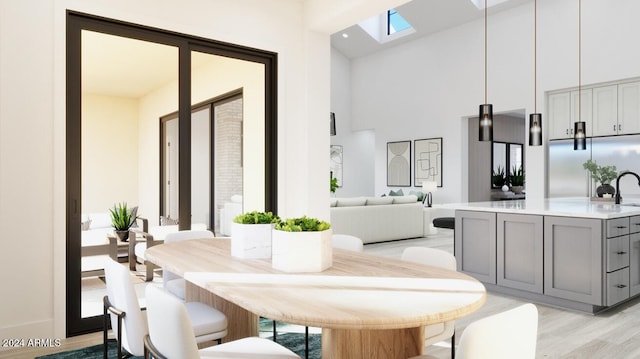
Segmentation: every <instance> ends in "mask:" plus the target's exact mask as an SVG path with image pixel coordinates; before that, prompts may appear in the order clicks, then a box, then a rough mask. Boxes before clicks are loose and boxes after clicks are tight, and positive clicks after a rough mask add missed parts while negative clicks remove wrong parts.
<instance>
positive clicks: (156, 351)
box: [144, 286, 300, 359]
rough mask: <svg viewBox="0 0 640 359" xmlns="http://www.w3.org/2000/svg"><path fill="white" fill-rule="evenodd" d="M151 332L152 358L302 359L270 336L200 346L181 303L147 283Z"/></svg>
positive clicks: (147, 352) (146, 347) (147, 344)
mask: <svg viewBox="0 0 640 359" xmlns="http://www.w3.org/2000/svg"><path fill="white" fill-rule="evenodd" d="M146 296H147V313H148V314H147V315H148V317H149V335H147V336H145V338H144V357H145V358H149V357H150V356H149V355H151V357H153V358H181V359H196V358H271V359H293V358H297V359H300V357H299V356H297V355H296V354H295V353H293V352H292V351H290V350H289V349H287V348H285V347H283V346H281V345H280V344H278V343H276V342H273V341H271V340H268V339H264V338H258V337H250V338H244V339H239V340H235V341H232V342H229V343H224V344H219V345H216V346H213V347H208V348H205V349H201V350H198V345H197V344H196V341H195V340H194V336H193V330H192V329H191V327H192V326H191V323H190V320H189V316H188V315H187V312H186V311H185V309H184V306H183V305H182V303H181V302H180V301H179V300H178V299H177V298H176V297H175V296H173V295H171V294H169V293H167V292H166V291H164V290H162V289H160V288H157V287H154V286H147V289H146Z"/></svg>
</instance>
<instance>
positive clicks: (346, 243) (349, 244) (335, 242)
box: [331, 234, 364, 252]
mask: <svg viewBox="0 0 640 359" xmlns="http://www.w3.org/2000/svg"><path fill="white" fill-rule="evenodd" d="M331 244H332V246H333V248H340V249H346V250H349V251H354V252H362V251H363V250H364V246H363V243H362V239H360V238H358V237H356V236H352V235H349V234H334V235H332V236H331Z"/></svg>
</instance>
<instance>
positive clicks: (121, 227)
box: [109, 202, 136, 231]
mask: <svg viewBox="0 0 640 359" xmlns="http://www.w3.org/2000/svg"><path fill="white" fill-rule="evenodd" d="M109 212H111V225H112V226H113V229H115V230H116V231H128V230H129V228H131V226H133V224H134V223H135V221H136V217H135V216H133V215H132V214H131V211H130V210H129V208H127V202H122V203H118V204H117V205H116V204H114V205H113V208H110V209H109Z"/></svg>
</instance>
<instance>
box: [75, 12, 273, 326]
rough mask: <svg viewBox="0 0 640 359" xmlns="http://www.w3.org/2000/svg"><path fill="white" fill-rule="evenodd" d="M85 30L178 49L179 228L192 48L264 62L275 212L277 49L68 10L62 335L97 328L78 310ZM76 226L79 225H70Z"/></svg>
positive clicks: (187, 161)
mask: <svg viewBox="0 0 640 359" xmlns="http://www.w3.org/2000/svg"><path fill="white" fill-rule="evenodd" d="M82 30H89V31H95V32H102V33H107V34H111V35H116V36H123V37H128V38H133V39H138V40H143V41H150V42H154V43H159V44H163V45H169V46H175V47H177V48H178V58H179V59H178V63H179V69H178V77H179V79H178V113H179V122H178V127H179V131H180V135H179V136H180V144H179V146H180V151H179V156H180V157H179V160H180V163H179V173H180V176H181V181H180V188H179V196H180V200H179V213H180V218H179V220H180V225H179V228H180V229H181V230H182V229H189V228H190V226H191V223H190V222H191V218H190V217H191V139H190V134H191V52H192V51H199V52H204V53H209V54H212V55H220V56H226V57H230V58H235V59H240V60H246V61H251V62H256V63H261V64H264V66H265V79H264V82H265V158H264V161H265V172H266V173H265V183H264V190H265V210H269V211H272V212H274V213H277V195H278V193H277V183H278V174H277V168H278V162H277V144H278V137H277V136H278V131H277V123H278V121H277V104H278V100H277V94H278V91H277V90H278V86H277V76H278V73H277V66H278V64H277V60H278V56H277V54H276V53H273V52H269V51H264V50H259V49H254V48H249V47H244V46H239V45H235V44H230V43H224V42H220V41H214V40H210V39H206V38H201V37H196V36H191V35H186V34H180V33H176V32H171V31H167V30H163V29H158V28H152V27H148V26H141V25H137V24H132V23H127V22H123V21H119V20H113V19H107V18H104V17H100V16H95V15H89V14H83V13H79V12H75V11H69V10H68V11H67V16H66V46H67V47H66V60H67V63H66V114H67V115H66V258H67V260H66V335H67V336H68V337H69V336H74V335H80V334H85V333H90V332H95V331H98V330H100V328H101V325H102V318H101V317H100V316H95V317H89V318H82V314H81V283H80V279H81V264H80V262H81V258H80V255H81V236H80V221H81V218H80V217H81V213H82V209H81V203H82V201H81V199H82V193H81V192H82V186H81V152H82V151H81V148H82V147H81V117H82V115H81V110H82V105H81V104H82V92H81V80H82V74H81V68H82V67H81V35H80V34H81V31H82ZM74 228H76V229H77V230H72V229H74Z"/></svg>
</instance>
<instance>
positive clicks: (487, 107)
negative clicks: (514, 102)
mask: <svg viewBox="0 0 640 359" xmlns="http://www.w3.org/2000/svg"><path fill="white" fill-rule="evenodd" d="M479 121H480V126H479V133H478V135H479V139H480V141H493V105H492V104H489V103H487V0H484V104H482V105H480V115H479Z"/></svg>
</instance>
